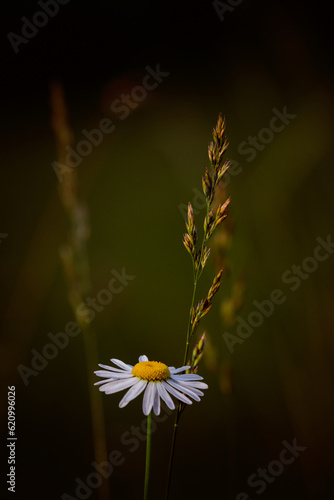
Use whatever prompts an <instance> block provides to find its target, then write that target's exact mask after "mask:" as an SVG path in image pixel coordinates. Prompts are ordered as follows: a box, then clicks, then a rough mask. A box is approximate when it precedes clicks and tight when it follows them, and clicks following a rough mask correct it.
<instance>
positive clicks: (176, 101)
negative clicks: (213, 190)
mask: <svg viewBox="0 0 334 500" xmlns="http://www.w3.org/2000/svg"><path fill="white" fill-rule="evenodd" d="M38 9H39V7H38V6H37V4H36V3H35V2H30V1H29V2H23V1H22V2H16V5H15V6H9V7H6V10H7V12H6V15H5V21H6V22H5V26H6V28H5V30H4V31H3V39H4V40H5V42H6V43H5V44H4V45H5V50H4V59H3V60H4V65H5V67H6V68H7V69H6V70H5V71H4V76H3V83H4V92H3V94H4V97H5V102H4V105H3V109H2V122H3V133H2V139H3V145H2V168H1V198H0V199H1V226H0V232H1V233H4V234H7V235H8V236H7V237H5V238H2V239H1V244H0V253H1V274H2V286H1V318H2V319H1V362H0V366H1V370H2V377H1V379H2V382H3V391H2V398H1V410H2V412H1V417H2V436H3V442H2V444H3V446H2V449H3V450H5V445H6V443H5V439H6V437H7V434H6V412H7V405H6V398H7V396H6V394H7V386H8V385H15V386H16V410H17V438H18V441H17V449H16V452H17V498H20V499H21V498H22V499H26V498H35V499H45V498H48V499H49V500H54V499H60V498H61V497H62V495H63V494H64V493H67V494H68V495H72V497H75V488H76V482H75V481H76V478H78V477H79V478H81V479H82V480H85V478H86V477H87V475H88V474H90V473H91V472H92V471H93V470H94V469H92V466H91V463H92V461H93V460H94V455H93V442H92V432H91V419H90V410H89V402H88V388H87V374H86V368H85V360H84V357H85V354H84V348H83V342H82V338H81V336H80V335H79V336H76V337H74V338H71V339H70V341H69V344H68V346H67V347H66V348H65V349H64V350H60V351H59V354H58V355H57V356H56V357H55V358H54V359H51V360H50V361H49V363H48V366H47V367H46V368H45V369H44V370H42V371H41V372H40V373H39V374H38V375H37V376H31V377H30V378H29V383H28V385H27V386H26V385H25V384H24V383H23V381H22V378H21V377H20V375H19V373H18V370H17V366H18V365H20V364H23V365H25V366H28V367H30V366H31V359H32V357H33V354H32V353H31V350H32V349H36V350H37V351H38V352H41V351H42V350H43V348H44V346H45V344H47V343H49V342H50V341H49V338H48V333H50V332H52V333H53V334H55V333H57V332H63V331H64V327H65V325H66V324H67V323H68V322H69V321H73V320H74V319H75V318H74V315H73V312H72V309H71V307H70V305H69V302H68V290H67V285H66V281H65V279H64V273H63V270H62V266H61V263H60V258H59V248H60V246H61V245H62V244H63V243H64V242H66V241H67V239H68V232H69V224H68V220H67V217H66V214H65V211H64V209H63V207H62V204H61V202H60V199H59V182H58V180H57V176H56V174H55V172H54V170H53V168H52V166H51V164H52V162H54V161H56V160H57V150H56V145H55V144H56V143H55V136H54V132H53V129H52V126H51V108H50V84H51V83H52V82H54V81H60V82H61V83H62V85H63V89H64V93H65V98H66V105H67V108H68V113H69V124H70V127H71V129H72V131H73V134H74V140H73V144H72V146H73V147H74V146H75V145H76V144H77V143H78V142H79V141H80V140H82V139H83V138H84V136H83V134H82V130H83V129H86V130H91V129H93V128H97V125H98V123H99V122H100V120H101V119H103V118H109V119H111V120H112V121H113V123H114V124H115V130H114V131H113V132H112V133H111V134H108V135H105V136H104V138H103V141H102V142H101V144H100V145H99V146H96V147H94V148H93V150H92V153H91V154H90V155H89V156H87V157H86V158H84V159H83V161H82V163H81V164H80V165H79V166H78V167H77V168H76V171H77V174H78V179H79V181H78V182H79V196H80V199H81V200H82V201H83V202H85V203H86V204H87V207H88V210H89V219H90V225H91V235H90V238H89V241H88V252H89V261H90V271H91V279H92V293H91V297H96V296H97V294H98V292H99V291H100V290H101V289H103V288H106V285H107V283H108V281H109V280H110V276H111V275H110V273H111V271H112V270H117V271H119V272H120V271H121V269H122V268H123V267H125V269H126V272H127V273H128V274H130V275H132V276H135V278H134V279H133V280H132V281H130V282H129V284H128V286H126V287H125V289H124V291H123V292H122V293H120V294H119V295H115V296H114V297H113V300H112V301H111V302H110V304H108V305H106V306H105V307H104V309H103V311H101V312H99V313H97V314H96V317H95V318H94V320H93V323H92V326H93V327H94V330H95V331H96V335H97V341H98V348H99V360H100V362H101V363H104V364H109V360H110V358H113V357H114V358H118V359H121V360H123V361H125V362H126V363H130V364H135V363H136V360H137V358H138V356H139V355H141V354H146V355H147V356H148V357H149V358H150V359H156V360H160V361H163V362H165V363H166V364H168V365H174V366H180V365H181V364H182V359H183V352H184V342H185V334H186V327H187V320H188V311H189V305H190V300H191V293H192V270H191V261H190V258H189V255H188V254H187V252H186V251H185V249H184V248H183V245H182V235H183V233H184V231H185V226H184V219H183V210H182V206H184V205H186V204H187V203H188V201H192V202H193V203H195V205H196V192H194V189H195V190H196V189H197V190H199V191H201V177H202V175H203V172H204V169H205V166H207V165H208V160H207V145H208V143H209V142H210V140H211V131H212V128H213V126H214V125H215V123H216V119H217V116H218V113H219V112H221V113H222V114H223V115H224V116H225V117H226V124H227V136H228V138H229V142H230V146H229V148H228V151H227V154H226V157H227V158H229V159H231V160H234V161H235V162H237V163H238V165H239V169H240V172H239V173H238V175H230V177H229V182H226V184H227V185H226V187H225V189H226V193H228V194H229V195H231V196H232V202H231V208H230V210H229V219H228V220H226V221H225V222H224V223H223V224H224V225H225V226H224V227H225V230H223V232H220V233H219V234H220V235H221V241H222V242H223V243H222V244H221V245H222V247H221V248H220V251H223V263H224V266H225V267H226V272H225V273H224V279H223V284H222V288H221V290H220V292H219V293H218V294H217V296H216V297H215V300H214V305H213V307H212V310H211V311H210V313H209V314H208V316H206V318H205V319H204V320H203V321H202V323H201V326H200V329H199V332H198V336H199V335H200V334H201V333H202V332H203V331H204V330H205V331H206V332H207V334H208V337H209V340H210V343H209V346H208V349H207V354H206V356H204V359H203V362H202V364H201V367H200V373H201V375H203V376H204V378H205V381H207V383H208V384H209V390H208V391H206V394H205V396H204V398H203V399H202V402H201V403H200V404H197V403H194V404H193V406H192V407H190V408H188V409H187V410H186V412H185V413H184V415H183V416H182V419H181V422H180V431H179V436H178V441H177V447H176V457H175V470H174V476H173V481H172V490H171V499H173V500H180V499H183V498H184V496H185V495H188V496H189V497H191V498H196V499H197V498H203V497H204V496H213V495H216V496H217V497H218V498H222V499H223V498H228V499H233V500H234V499H237V500H242V499H243V500H246V499H247V495H248V496H249V498H250V499H252V500H253V499H256V498H257V497H258V496H261V498H264V499H266V498H268V499H273V500H276V499H277V500H281V499H282V498H283V497H284V498H287V499H294V500H297V499H298V500H305V499H310V500H318V499H326V500H328V499H334V486H333V482H332V477H333V473H332V471H333V445H334V441H333V437H334V436H333V434H334V433H333V417H334V404H333V361H334V341H333V326H334V321H333V314H332V311H333V295H334V285H333V275H334V274H333V271H334V257H333V255H330V256H329V258H328V260H326V261H323V262H320V263H319V266H318V268H317V269H316V270H315V271H314V272H311V273H307V278H305V279H301V283H300V286H299V287H298V289H297V290H295V291H291V289H290V286H289V285H287V284H286V283H284V282H283V281H282V276H283V274H284V273H285V272H287V271H288V270H291V269H292V267H293V266H294V265H301V264H302V263H303V261H304V259H305V258H307V257H311V256H312V255H313V251H314V249H315V247H316V246H317V244H318V243H317V241H316V239H317V238H318V237H321V238H323V239H326V238H327V236H328V235H331V234H332V231H333V208H334V202H333V192H332V191H333V181H334V176H333V168H332V165H333V155H334V147H333V141H332V130H333V97H334V96H333V88H332V83H333V66H332V54H331V48H330V41H331V36H330V34H331V24H330V23H331V21H330V16H329V5H328V3H326V2H320V3H317V5H315V4H314V3H311V2H310V3H306V4H305V3H304V2H303V3H302V2H300V3H299V2H298V3H294V4H293V5H291V3H289V2H278V1H273V2H270V3H268V2H264V1H259V2H255V1H252V0H245V1H244V2H240V4H239V5H238V6H235V7H233V10H232V11H227V12H226V13H225V14H224V20H223V21H221V20H220V18H219V15H218V13H217V12H216V10H215V8H214V6H213V5H212V3H211V2H205V1H201V2H197V3H196V4H194V2H183V3H182V5H178V4H177V3H173V2H172V3H168V5H167V4H166V5H164V6H160V5H156V4H155V3H153V2H150V1H147V2H142V3H132V4H131V3H130V4H129V3H128V2H127V3H126V5H125V4H124V5H123V4H122V3H121V2H107V1H102V0H99V1H97V2H95V3H94V5H89V6H82V5H80V4H79V3H78V2H75V0H72V1H71V2H70V3H69V4H68V5H63V6H60V10H59V13H58V14H57V16H55V17H54V18H53V19H50V20H49V22H48V24H47V26H45V27H43V28H40V30H39V32H38V34H37V35H36V36H35V37H34V38H32V39H31V40H29V42H28V43H27V44H25V45H22V46H20V51H19V53H18V54H15V53H14V51H13V50H12V47H11V45H10V43H9V41H8V39H7V40H6V38H7V33H8V32H15V33H18V34H19V33H20V30H21V26H22V21H21V17H22V16H26V17H27V18H29V19H31V18H32V16H33V15H34V13H35V12H36V11H37V10H38ZM157 64H160V67H161V71H165V72H168V73H170V74H169V76H167V77H166V78H164V81H163V82H162V83H161V84H160V85H159V86H158V87H157V88H156V89H155V90H152V91H150V92H148V95H147V97H146V98H145V99H144V100H143V101H142V102H140V103H139V104H138V106H137V107H136V108H135V109H133V110H131V113H130V114H129V116H128V117H127V118H126V119H124V120H121V119H120V117H119V115H117V113H115V112H113V111H111V109H110V105H111V104H112V102H113V101H114V100H115V99H119V98H120V96H121V94H122V93H131V91H132V89H133V88H134V87H136V86H138V85H141V84H142V81H143V78H144V76H145V75H146V73H147V71H146V69H145V68H146V66H147V65H149V66H151V67H152V68H155V67H156V65H157ZM285 106H286V109H287V112H288V113H290V114H293V115H296V116H295V118H293V119H291V122H290V123H289V124H288V125H286V126H285V127H284V130H282V131H280V132H277V133H275V134H273V138H272V140H271V141H269V142H268V144H266V145H265V147H264V148H263V150H261V151H257V152H256V157H255V158H254V159H253V160H252V161H247V160H248V159H249V154H248V155H247V154H245V152H244V151H245V148H243V149H242V146H241V144H242V143H243V142H244V141H246V142H248V141H249V139H248V138H249V136H258V134H259V133H261V131H262V129H263V128H267V127H269V124H270V121H271V119H272V117H273V116H274V114H273V111H272V110H273V109H274V108H276V109H277V110H279V111H280V112H282V111H283V108H284V107H285ZM262 137H265V134H264V135H263V136H262ZM261 149H262V148H261ZM202 218H203V210H199V213H198V215H197V216H196V221H197V224H198V225H199V226H200V225H201V224H202ZM224 231H227V236H226V234H225V233H224ZM224 234H225V236H224ZM219 241H220V240H219V237H218V239H215V240H213V242H214V244H215V245H216V246H215V245H214V248H213V252H212V253H213V258H212V259H211V260H210V261H209V263H208V265H207V268H206V272H205V273H204V274H203V277H202V279H201V286H200V287H199V295H198V299H200V298H202V297H203V296H204V294H205V293H206V291H207V290H208V288H209V286H210V285H211V282H212V279H213V277H214V274H215V273H216V272H217V270H218V267H217V266H218V264H219V263H220V262H221V258H222V255H221V254H220V253H219ZM226 241H227V243H228V244H225V246H224V242H225V243H226ZM238 283H239V284H240V283H241V284H240V286H241V287H242V286H245V292H244V295H242V297H241V302H240V304H239V305H238V307H239V306H240V309H238V310H237V311H236V312H235V315H234V320H236V318H237V317H239V318H243V319H244V320H245V321H246V320H247V318H248V316H249V314H250V313H251V312H252V311H254V304H253V301H254V300H256V301H259V302H261V301H263V300H265V299H268V298H269V297H270V294H271V293H272V291H273V290H274V289H277V288H278V289H281V290H282V291H283V293H284V294H285V296H286V300H285V302H284V303H283V304H282V305H278V306H276V307H275V310H274V312H273V314H272V315H271V316H270V317H268V318H266V319H265V320H264V321H263V322H262V324H261V326H259V327H258V328H254V332H253V333H252V335H251V336H250V337H249V338H247V339H245V340H244V342H243V343H240V344H236V345H235V346H234V349H233V351H234V352H231V351H230V349H229V348H228V346H227V344H226V342H225V340H224V337H223V335H224V333H226V332H229V333H230V334H233V335H236V334H237V332H236V328H237V326H236V324H235V323H233V315H232V319H231V318H230V320H229V319H228V316H227V315H226V310H228V305H229V304H232V305H233V290H234V289H235V286H237V287H238ZM231 297H232V301H231ZM120 399H121V394H115V395H111V396H105V395H104V396H103V402H104V410H105V418H106V424H107V448H108V451H109V452H110V451H112V450H114V449H116V450H119V451H120V452H121V453H122V454H123V456H124V457H125V462H124V464H123V465H121V466H119V467H116V468H115V470H114V472H113V474H112V475H111V478H110V487H111V498H118V497H120V496H121V495H122V496H123V497H124V498H127V499H138V498H141V496H142V486H143V474H144V459H145V444H144V443H143V442H142V443H141V444H140V446H139V448H138V450H136V451H135V452H133V453H131V452H130V451H129V446H126V445H124V444H123V443H121V441H120V439H121V436H122V435H123V433H124V432H126V431H129V430H130V429H131V426H137V425H141V423H142V421H143V415H142V411H141V399H142V398H141V397H140V398H138V400H135V401H134V402H132V403H130V404H129V405H128V406H127V407H126V408H124V409H122V410H120V409H119V408H118V402H119V400H120ZM172 427H173V416H170V417H169V418H168V419H167V420H166V421H165V422H164V423H161V424H159V426H158V427H157V430H156V431H155V433H154V435H153V451H152V456H153V461H152V475H151V498H154V499H157V500H158V499H160V498H163V492H164V485H165V481H166V474H167V465H168V457H169V449H170V441H171V435H172ZM294 439H296V440H297V443H298V445H300V446H304V447H306V450H305V451H303V452H302V453H301V454H300V457H299V458H297V459H296V460H295V461H294V462H293V463H292V464H291V465H286V466H285V467H284V471H283V472H282V473H281V474H280V475H279V476H278V477H276V478H275V480H274V481H273V482H272V483H270V484H267V483H266V490H265V491H264V492H263V493H261V494H260V495H259V494H257V493H256V491H255V490H256V488H254V487H251V486H249V484H247V480H248V478H249V476H250V475H251V474H253V473H256V471H257V470H258V468H259V467H261V468H267V467H268V464H270V462H271V461H272V460H276V459H278V457H279V454H280V452H281V450H282V449H283V444H282V442H283V441H284V440H286V441H288V442H289V443H292V442H293V440H294ZM6 456H7V454H6V453H5V458H6ZM6 468H7V464H6V467H5V469H4V470H7V469H6ZM217 492H218V493H217ZM240 492H245V496H244V497H243V496H242V495H241V496H239V498H238V495H239V494H240ZM89 498H92V499H97V498H98V491H97V490H96V489H94V490H93V492H92V494H91V496H89Z"/></svg>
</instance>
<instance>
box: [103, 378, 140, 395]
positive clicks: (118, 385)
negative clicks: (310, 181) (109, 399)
mask: <svg viewBox="0 0 334 500" xmlns="http://www.w3.org/2000/svg"><path fill="white" fill-rule="evenodd" d="M137 382H138V379H137V378H136V377H132V378H127V379H123V380H113V381H112V382H107V383H106V384H105V385H101V386H100V387H99V389H100V391H104V392H105V393H106V394H113V393H114V392H119V391H122V390H123V389H127V388H128V387H131V385H134V384H136V383H137Z"/></svg>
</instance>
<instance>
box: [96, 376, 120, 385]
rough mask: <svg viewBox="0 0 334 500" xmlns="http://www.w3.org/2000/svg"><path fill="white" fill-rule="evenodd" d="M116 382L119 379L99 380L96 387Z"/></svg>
mask: <svg viewBox="0 0 334 500" xmlns="http://www.w3.org/2000/svg"><path fill="white" fill-rule="evenodd" d="M114 380H117V378H112V377H110V378H108V379H104V380H99V381H98V382H95V383H94V385H101V384H106V383H107V382H113V381H114Z"/></svg>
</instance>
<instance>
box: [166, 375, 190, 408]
mask: <svg viewBox="0 0 334 500" xmlns="http://www.w3.org/2000/svg"><path fill="white" fill-rule="evenodd" d="M162 384H163V385H164V387H165V389H166V390H167V391H168V392H170V393H171V394H173V396H175V397H176V398H177V399H179V400H180V401H183V403H187V405H191V404H192V401H190V399H189V398H187V396H185V395H184V394H182V393H181V392H179V391H177V390H176V389H174V387H172V386H171V385H169V384H167V382H165V381H164V380H163V381H162Z"/></svg>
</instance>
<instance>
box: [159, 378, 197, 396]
mask: <svg viewBox="0 0 334 500" xmlns="http://www.w3.org/2000/svg"><path fill="white" fill-rule="evenodd" d="M170 380H172V379H169V380H168V382H169V381H170ZM172 382H173V383H174V384H177V386H179V387H180V388H183V387H185V388H186V389H189V390H190V391H192V392H194V393H195V394H197V396H204V392H202V391H200V390H199V389H197V388H196V387H193V386H192V385H191V382H176V381H175V380H172ZM174 387H176V385H175V386H174Z"/></svg>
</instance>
